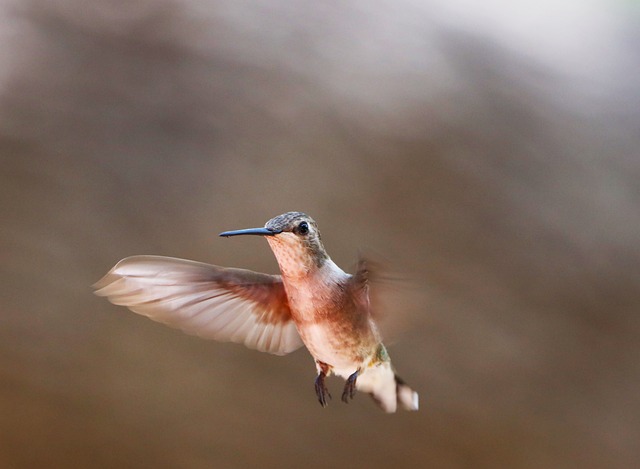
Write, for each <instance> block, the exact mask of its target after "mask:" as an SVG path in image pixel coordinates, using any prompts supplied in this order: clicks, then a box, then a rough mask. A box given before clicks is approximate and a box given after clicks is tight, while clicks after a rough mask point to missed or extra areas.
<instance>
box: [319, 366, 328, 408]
mask: <svg viewBox="0 0 640 469" xmlns="http://www.w3.org/2000/svg"><path fill="white" fill-rule="evenodd" d="M326 376H327V375H326V373H325V372H324V371H321V372H320V373H319V374H318V376H317V377H316V396H318V402H320V405H321V406H322V407H327V397H328V398H329V399H331V394H329V390H328V389H327V386H326V385H325V384H324V378H325V377H326Z"/></svg>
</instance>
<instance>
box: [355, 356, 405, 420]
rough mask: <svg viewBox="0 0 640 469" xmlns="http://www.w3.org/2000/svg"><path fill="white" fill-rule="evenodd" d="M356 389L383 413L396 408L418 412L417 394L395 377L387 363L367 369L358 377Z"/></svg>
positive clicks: (393, 410)
mask: <svg viewBox="0 0 640 469" xmlns="http://www.w3.org/2000/svg"><path fill="white" fill-rule="evenodd" d="M356 387H357V388H358V390H360V391H362V392H366V393H368V394H369V395H370V396H371V397H372V398H373V400H374V401H375V402H376V404H378V406H380V408H381V409H382V410H384V411H385V412H389V413H392V412H395V411H396V410H397V408H398V406H400V407H402V408H403V409H405V410H418V393H417V392H415V391H414V390H413V389H411V388H410V387H409V386H407V384H406V383H405V382H404V381H403V380H402V379H401V378H399V377H398V376H396V374H395V373H394V371H393V369H392V368H391V366H390V364H389V363H388V362H387V363H383V364H381V365H380V366H378V367H375V368H373V369H371V368H370V369H368V370H367V372H366V373H364V374H363V375H362V376H360V377H358V381H357V382H356Z"/></svg>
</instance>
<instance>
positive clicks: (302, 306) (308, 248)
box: [94, 212, 418, 412]
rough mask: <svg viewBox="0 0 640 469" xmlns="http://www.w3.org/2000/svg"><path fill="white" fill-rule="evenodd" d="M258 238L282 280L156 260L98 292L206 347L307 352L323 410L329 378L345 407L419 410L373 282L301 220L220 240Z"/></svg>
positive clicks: (125, 269)
mask: <svg viewBox="0 0 640 469" xmlns="http://www.w3.org/2000/svg"><path fill="white" fill-rule="evenodd" d="M237 235H259V236H264V237H265V238H266V240H267V241H268V242H269V245H270V247H271V249H272V250H273V253H274V255H275V257H276V259H277V261H278V265H279V267H280V272H281V275H269V274H263V273H258V272H252V271H250V270H244V269H235V268H226V267H218V266H215V265H209V264H203V263H200V262H194V261H188V260H183V259H175V258H170V257H160V256H133V257H128V258H126V259H123V260H121V261H120V262H118V263H117V264H116V265H115V267H113V269H111V271H109V273H107V275H105V276H104V278H102V279H101V280H100V281H98V282H97V283H96V284H95V285H94V287H95V288H96V291H95V293H96V295H99V296H106V297H107V298H108V299H109V301H111V302H112V303H114V304H116V305H123V306H127V307H128V308H129V309H131V310H132V311H134V312H136V313H139V314H142V315H145V316H148V317H149V318H150V319H153V320H154V321H159V322H162V323H165V324H167V325H169V326H172V327H176V328H179V329H182V330H183V331H184V332H186V333H188V334H194V335H198V336H201V337H204V338H208V339H216V340H220V341H231V342H237V343H243V344H244V345H246V346H247V347H249V348H251V349H257V350H260V351H263V352H269V353H273V354H276V355H284V354H287V353H289V352H293V351H294V350H296V349H298V348H300V347H301V346H302V345H305V346H306V347H307V349H308V350H309V352H310V353H311V355H312V356H313V358H314V360H315V363H316V368H317V371H318V374H317V377H316V380H315V391H316V395H317V397H318V401H319V402H320V404H321V405H322V406H323V407H325V406H326V405H327V399H328V398H331V395H330V394H329V392H328V390H327V387H326V385H325V377H327V376H329V375H330V374H331V373H334V374H336V375H338V376H341V377H343V378H345V379H346V383H345V386H344V390H343V393H342V400H343V401H344V402H347V403H348V402H349V400H350V399H353V398H354V396H355V392H356V390H359V391H362V392H366V393H368V394H370V395H371V396H372V397H373V399H374V401H375V402H376V403H377V404H378V405H379V406H380V407H381V408H382V409H383V410H384V411H386V412H395V411H396V409H397V407H398V405H400V406H401V407H403V408H404V409H407V410H418V394H417V393H416V392H415V391H413V390H412V389H411V388H410V387H409V386H407V385H406V384H405V383H404V381H402V380H401V379H400V378H399V377H398V376H397V375H396V374H395V372H394V370H393V368H392V366H391V361H390V359H389V355H388V353H387V350H386V349H385V347H384V345H383V344H382V341H381V339H380V333H379V331H378V328H377V326H376V324H375V321H374V317H373V314H372V311H371V307H370V301H369V272H368V270H367V267H366V264H365V262H364V261H360V263H359V264H358V268H357V271H356V273H355V274H353V275H349V274H347V273H345V272H344V271H343V270H342V269H341V268H340V267H338V266H337V265H336V264H335V263H334V262H333V261H332V260H331V258H330V257H329V255H328V254H327V252H326V251H325V249H324V246H323V245H322V241H321V240H320V232H319V231H318V226H317V224H316V222H315V221H314V220H313V219H312V218H311V217H309V216H308V215H306V214H304V213H301V212H288V213H284V214H282V215H279V216H277V217H275V218H272V219H271V220H269V221H268V222H267V223H266V224H265V226H264V228H250V229H245V230H236V231H225V232H223V233H220V236H224V237H228V236H237Z"/></svg>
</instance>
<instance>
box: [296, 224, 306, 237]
mask: <svg viewBox="0 0 640 469" xmlns="http://www.w3.org/2000/svg"><path fill="white" fill-rule="evenodd" d="M296 231H297V232H298V234H301V235H306V234H307V233H308V232H309V224H308V223H307V222H306V221H303V222H302V223H300V224H299V225H298V229H297V230H296Z"/></svg>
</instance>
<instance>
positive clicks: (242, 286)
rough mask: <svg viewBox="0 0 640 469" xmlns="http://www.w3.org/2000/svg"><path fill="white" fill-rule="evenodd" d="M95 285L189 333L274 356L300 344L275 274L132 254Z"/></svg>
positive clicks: (138, 310)
mask: <svg viewBox="0 0 640 469" xmlns="http://www.w3.org/2000/svg"><path fill="white" fill-rule="evenodd" d="M94 288H95V289H96V291H95V294H96V295H98V296H105V297H107V298H108V299H109V301H111V302H112V303H114V304H116V305H122V306H126V307H128V308H129V309H130V310H131V311H134V312H136V313H138V314H142V315H144V316H147V317H149V318H150V319H153V320H154V321H158V322H162V323H164V324H167V325H168V326H171V327H175V328H178V329H182V330H183V331H184V332H186V333H187V334H193V335H197V336H200V337H204V338H207V339H215V340H219V341H230V342H236V343H242V344H244V345H246V346H247V347H249V348H251V349H256V350H260V351H261V352H269V353H274V354H276V355H284V354H286V353H289V352H292V351H294V350H296V349H298V348H299V347H301V346H302V340H301V339H300V336H299V334H298V331H297V329H296V326H295V324H294V322H293V320H292V319H291V311H290V310H289V304H288V301H287V296H286V293H285V291H284V286H283V284H282V279H281V277H280V276H279V275H268V274H261V273H258V272H252V271H250V270H244V269H232V268H224V267H218V266H215V265H209V264H203V263H201V262H194V261H188V260H184V259H175V258H171V257H160V256H133V257H127V258H126V259H123V260H121V261H120V262H118V263H117V264H116V265H115V267H114V268H113V269H111V270H110V271H109V273H107V275H105V276H104V277H103V278H102V279H101V280H99V281H98V282H97V283H96V284H95V285H94Z"/></svg>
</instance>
